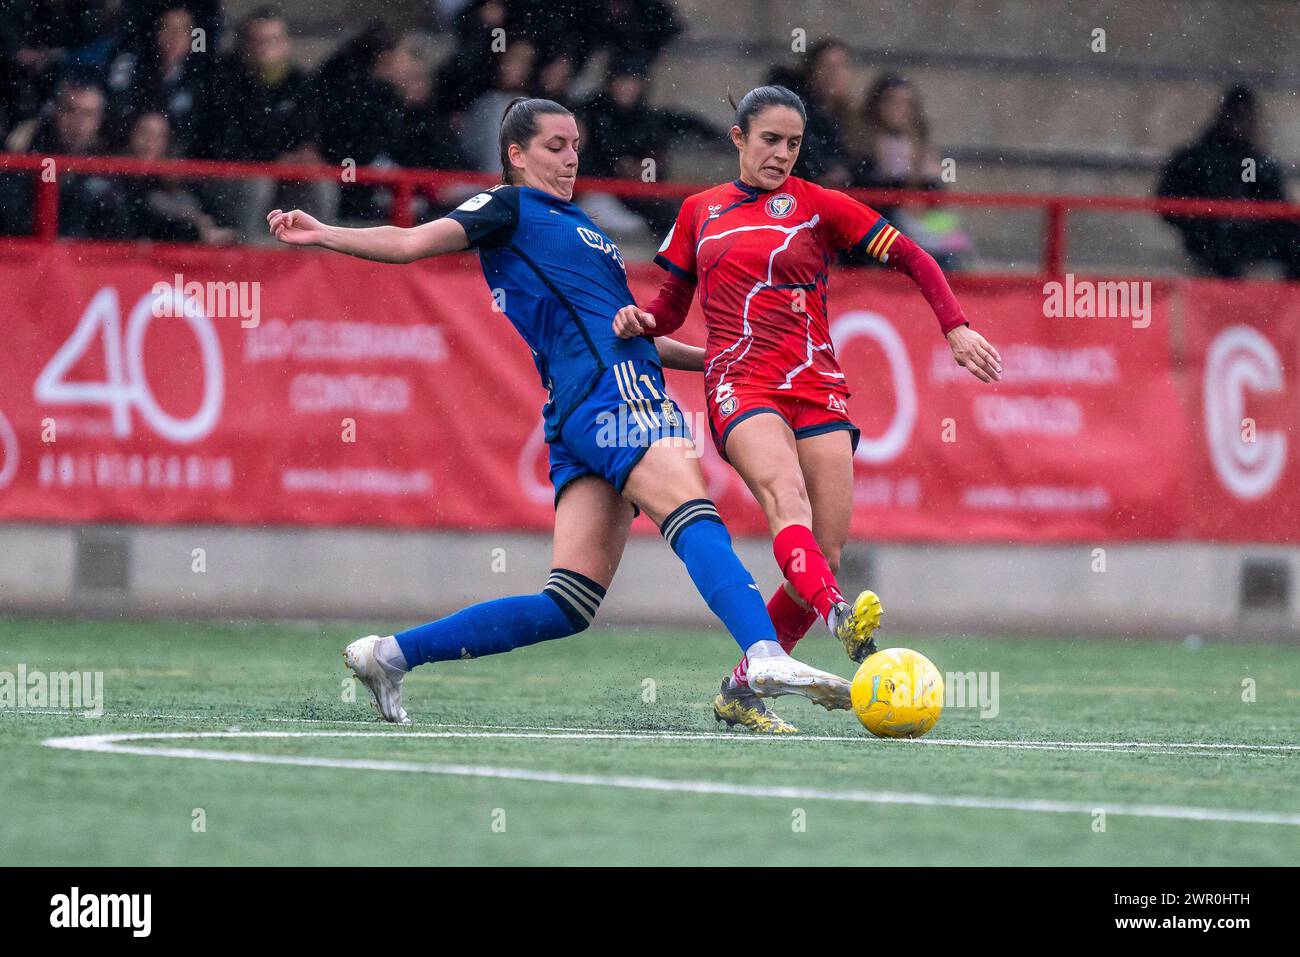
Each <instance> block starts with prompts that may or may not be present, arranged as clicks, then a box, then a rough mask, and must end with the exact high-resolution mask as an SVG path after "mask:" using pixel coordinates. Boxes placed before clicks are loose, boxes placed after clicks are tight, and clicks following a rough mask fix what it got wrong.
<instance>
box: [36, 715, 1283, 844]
mask: <svg viewBox="0 0 1300 957" xmlns="http://www.w3.org/2000/svg"><path fill="white" fill-rule="evenodd" d="M454 735H455V733H453V732H441V731H437V732H426V731H411V732H407V733H406V734H405V737H414V738H444V737H450V736H454ZM479 736H480V737H490V736H493V735H479ZM533 736H534V737H537V735H533ZM376 737H382V738H386V739H392V738H393V736H392V735H391V734H388V733H386V732H367V731H199V732H188V731H172V732H161V733H148V734H92V735H80V736H75V737H65V738H48V739H46V740H45V741H44V742H43V743H44V744H45V745H46V746H47V747H51V748H63V749H67V750H72V751H89V752H98V753H103V754H133V755H140V756H144V757H166V758H186V759H191V760H201V761H228V762H235V763H240V764H272V765H282V766H295V767H309V768H345V769H351V770H363V771H398V772H405V773H414V774H437V775H446V776H452V777H471V778H498V779H504V780H511V781H532V782H536V783H539V784H569V785H579V786H583V787H604V788H621V789H626V790H636V791H661V792H673V793H679V794H719V795H729V796H734V797H754V798H783V799H786V800H796V801H837V802H851V803H858V804H902V805H911V806H917V807H952V808H970V809H975V810H996V811H1026V812H1031V813H1043V814H1089V815H1090V814H1093V813H1095V812H1096V811H1097V810H1104V811H1105V812H1106V813H1107V814H1116V815H1121V816H1127V817H1147V818H1162V819H1165V820H1184V821H1219V822H1230V823H1237V824H1278V825H1286V826H1292V827H1300V813H1272V812H1265V811H1236V810H1229V809H1223V808H1202V807H1184V806H1181V805H1167V804H1106V803H1100V802H1098V803H1091V804H1090V803H1087V802H1084V801H1058V800H1054V799H1048V798H992V797H975V796H962V795H951V794H925V793H916V792H906V791H858V790H842V791H837V790H826V789H822V788H806V787H782V786H773V785H756V784H732V783H728V782H724V781H691V780H671V779H667V778H652V777H636V776H629V775H601V774H570V773H567V772H563V771H538V770H532V769H529V768H505V767H490V766H486V765H473V764H428V763H420V762H414V761H380V760H373V759H362V758H312V757H302V756H294V755H275V754H255V753H252V752H244V751H203V750H200V749H197V748H175V747H142V746H139V745H133V744H129V743H126V742H131V741H167V740H173V741H174V740H195V739H201V738H376Z"/></svg>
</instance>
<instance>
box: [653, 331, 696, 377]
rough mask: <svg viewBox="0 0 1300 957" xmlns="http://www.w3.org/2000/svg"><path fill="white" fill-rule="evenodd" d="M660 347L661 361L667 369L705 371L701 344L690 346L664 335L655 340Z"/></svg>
mask: <svg viewBox="0 0 1300 957" xmlns="http://www.w3.org/2000/svg"><path fill="white" fill-rule="evenodd" d="M655 345H656V346H657V347H658V349H659V361H660V362H662V363H663V366H664V368H665V369H681V370H682V371H683V372H703V371H704V350H703V349H701V348H700V347H699V346H688V345H687V344H686V343H684V342H678V341H677V340H676V339H669V338H668V337H667V336H662V337H660V338H659V339H656V340H655Z"/></svg>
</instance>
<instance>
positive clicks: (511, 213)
mask: <svg viewBox="0 0 1300 957" xmlns="http://www.w3.org/2000/svg"><path fill="white" fill-rule="evenodd" d="M446 218H447V219H454V220H455V221H456V222H458V223H460V224H461V225H462V226H464V227H465V235H466V236H468V237H469V248H470V249H484V248H486V249H493V248H496V247H498V246H504V245H505V244H506V243H508V242H510V239H511V237H513V236H514V234H515V229H516V228H518V226H519V194H518V192H517V191H515V190H514V189H511V188H510V187H506V186H494V187H493V188H492V189H489V190H486V191H484V192H482V193H475V194H474V195H473V196H471V197H470V198H469V199H467V200H465V202H463V203H461V204H460V205H459V206H457V207H456V208H455V209H453V210H452V211H451V212H450V213H448V214H447V216H446Z"/></svg>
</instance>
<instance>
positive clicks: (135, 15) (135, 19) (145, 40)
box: [118, 0, 225, 57]
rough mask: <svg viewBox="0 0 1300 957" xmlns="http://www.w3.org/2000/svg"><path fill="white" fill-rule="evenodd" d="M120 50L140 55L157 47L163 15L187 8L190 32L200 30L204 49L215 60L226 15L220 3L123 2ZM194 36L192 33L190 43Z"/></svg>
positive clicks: (178, 0) (173, 0)
mask: <svg viewBox="0 0 1300 957" xmlns="http://www.w3.org/2000/svg"><path fill="white" fill-rule="evenodd" d="M121 5H122V12H121V16H120V18H119V19H120V21H121V29H120V30H119V35H118V47H119V50H121V51H125V52H128V53H135V54H137V55H141V54H144V53H147V52H148V51H149V50H150V49H151V48H152V47H153V45H154V37H155V35H156V34H157V29H156V26H155V25H156V24H157V23H158V21H159V20H160V19H161V18H162V15H163V14H164V13H166V12H167V11H168V10H171V9H173V8H175V7H184V8H185V9H186V10H187V11H189V14H190V17H191V19H192V21H193V22H192V24H191V26H190V29H191V30H201V31H202V34H201V37H202V40H203V46H204V47H205V48H206V49H207V52H208V55H210V56H213V57H215V56H216V55H217V49H218V48H219V47H220V45H221V33H222V28H223V27H224V26H225V13H224V11H223V10H222V9H221V0H121ZM193 39H195V38H194V36H193V34H192V33H191V35H190V40H191V41H193Z"/></svg>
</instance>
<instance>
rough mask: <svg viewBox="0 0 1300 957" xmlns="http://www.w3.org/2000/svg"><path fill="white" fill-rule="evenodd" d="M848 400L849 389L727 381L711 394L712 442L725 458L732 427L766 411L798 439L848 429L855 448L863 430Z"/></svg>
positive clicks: (709, 396)
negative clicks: (853, 419) (851, 413)
mask: <svg viewBox="0 0 1300 957" xmlns="http://www.w3.org/2000/svg"><path fill="white" fill-rule="evenodd" d="M719 392H721V394H720V395H719V394H718V393H719ZM847 399H848V392H847V391H845V390H844V389H843V388H834V387H832V388H825V387H823V388H821V389H810V388H808V387H807V386H804V387H801V388H795V389H789V390H787V389H773V388H771V387H770V386H761V387H748V388H747V387H746V386H745V385H743V384H737V383H725V384H723V385H722V386H720V387H719V388H718V389H715V390H714V391H712V392H709V394H708V406H709V430H710V431H711V432H712V433H713V444H714V445H715V446H716V447H717V449H718V454H719V455H721V456H722V458H723V459H724V460H725V459H726V458H727V448H726V447H727V436H728V435H730V434H731V430H732V429H734V428H735V427H736V426H737V425H739V424H740V423H741V422H744V421H745V420H746V419H748V418H749V417H750V416H754V415H761V414H763V413H775V414H776V415H779V416H780V417H781V418H782V419H783V420H784V421H785V424H786V425H788V426H789V427H790V431H791V432H793V433H794V437H795V438H796V439H807V438H811V437H812V436H814V435H821V434H823V433H824V432H840V431H845V432H849V433H851V435H850V437H851V439H852V441H853V448H854V449H855V450H856V449H857V447H858V439H859V437H860V436H861V432H860V431H859V430H858V428H857V426H855V425H854V424H853V423H852V422H851V421H850V420H849V406H848V402H847Z"/></svg>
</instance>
